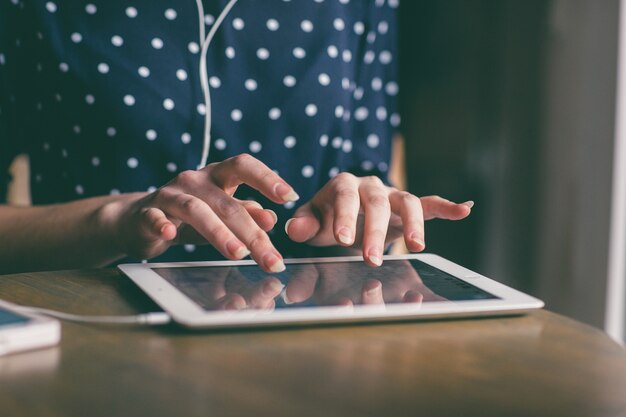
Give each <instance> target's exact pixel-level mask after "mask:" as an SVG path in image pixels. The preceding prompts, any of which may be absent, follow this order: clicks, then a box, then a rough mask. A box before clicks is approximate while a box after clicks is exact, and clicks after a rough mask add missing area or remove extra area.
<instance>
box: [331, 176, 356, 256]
mask: <svg viewBox="0 0 626 417" xmlns="http://www.w3.org/2000/svg"><path fill="white" fill-rule="evenodd" d="M335 181H336V182H335V185H334V187H333V191H334V196H333V198H334V200H335V202H334V204H333V207H334V219H333V233H334V235H335V240H336V241H337V243H339V244H340V245H342V246H351V245H353V244H354V238H355V236H356V224H357V218H358V216H359V209H360V208H361V201H360V197H359V184H358V180H357V178H356V177H354V176H353V175H350V174H346V175H344V174H339V175H337V177H335Z"/></svg>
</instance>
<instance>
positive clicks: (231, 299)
mask: <svg viewBox="0 0 626 417" xmlns="http://www.w3.org/2000/svg"><path fill="white" fill-rule="evenodd" d="M247 306H248V305H247V304H246V300H245V298H243V296H242V295H241V294H237V293H228V294H226V295H225V296H224V297H222V298H221V299H219V300H218V301H217V302H216V303H215V305H214V310H243V309H245V308H246V307H247Z"/></svg>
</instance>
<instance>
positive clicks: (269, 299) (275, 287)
mask: <svg viewBox="0 0 626 417" xmlns="http://www.w3.org/2000/svg"><path fill="white" fill-rule="evenodd" d="M283 288H285V286H284V285H283V283H282V282H280V280H279V279H278V278H276V277H268V278H266V279H264V280H262V281H260V282H258V283H256V284H255V285H254V286H253V287H252V288H251V289H250V291H249V293H248V294H246V296H247V297H246V298H247V299H248V305H250V306H251V307H253V308H261V309H267V308H269V307H270V306H271V305H273V304H274V298H276V297H278V296H279V295H280V293H281V291H282V290H283Z"/></svg>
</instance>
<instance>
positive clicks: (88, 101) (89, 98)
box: [85, 94, 96, 104]
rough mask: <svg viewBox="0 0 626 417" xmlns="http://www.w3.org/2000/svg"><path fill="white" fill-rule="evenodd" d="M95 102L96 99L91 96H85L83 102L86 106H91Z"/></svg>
mask: <svg viewBox="0 0 626 417" xmlns="http://www.w3.org/2000/svg"><path fill="white" fill-rule="evenodd" d="M95 101H96V98H95V97H94V96H93V95H92V94H87V95H86V96H85V102H86V103H87V104H93V103H94V102H95Z"/></svg>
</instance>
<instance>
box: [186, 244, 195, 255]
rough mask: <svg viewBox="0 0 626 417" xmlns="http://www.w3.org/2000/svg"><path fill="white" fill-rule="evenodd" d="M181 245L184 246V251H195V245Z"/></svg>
mask: <svg viewBox="0 0 626 417" xmlns="http://www.w3.org/2000/svg"><path fill="white" fill-rule="evenodd" d="M183 247H184V248H185V252H189V253H191V252H195V251H196V245H192V244H186V245H183Z"/></svg>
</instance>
